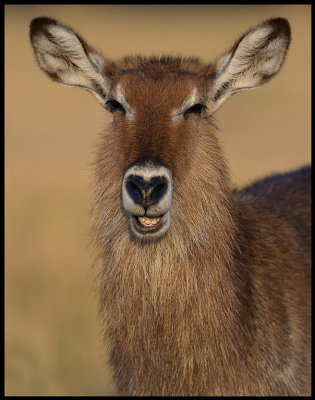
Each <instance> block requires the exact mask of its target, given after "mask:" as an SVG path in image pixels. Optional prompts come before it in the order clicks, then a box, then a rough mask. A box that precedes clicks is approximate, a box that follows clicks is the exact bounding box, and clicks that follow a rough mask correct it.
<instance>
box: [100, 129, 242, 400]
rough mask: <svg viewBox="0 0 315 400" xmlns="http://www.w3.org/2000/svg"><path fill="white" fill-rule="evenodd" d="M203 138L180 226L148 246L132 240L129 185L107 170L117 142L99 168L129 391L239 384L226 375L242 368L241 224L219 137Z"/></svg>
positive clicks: (108, 278)
mask: <svg viewBox="0 0 315 400" xmlns="http://www.w3.org/2000/svg"><path fill="white" fill-rule="evenodd" d="M198 140H199V141H200V143H198V144H199V145H198V146H197V149H198V150H197V151H195V152H194V153H193V154H192V162H191V165H193V166H196V167H194V168H192V169H190V170H189V172H188V174H187V175H186V176H185V177H184V179H182V178H181V179H180V182H179V180H177V179H176V177H174V198H173V204H172V223H171V228H170V230H169V232H168V233H167V234H166V235H165V236H164V237H163V238H162V239H161V240H159V241H156V242H152V243H148V244H145V243H140V242H137V241H135V240H134V239H133V238H132V237H131V236H130V232H129V229H128V222H127V218H126V217H125V216H124V215H123V213H122V211H121V205H120V188H121V186H120V185H121V179H113V176H115V171H113V168H111V169H110V168H108V167H107V165H112V163H110V160H109V159H108V157H110V154H109V151H108V150H107V149H108V142H107V141H108V138H107V139H106V144H105V145H104V146H102V147H101V148H102V150H101V152H100V153H99V154H100V155H99V157H98V160H97V162H96V165H97V178H98V179H97V181H98V184H97V187H96V201H95V205H94V209H95V211H96V213H95V216H96V218H95V227H96V232H97V239H96V242H97V245H98V247H99V249H100V250H101V258H102V261H103V268H102V271H101V273H100V290H101V312H102V314H103V315H105V335H106V337H107V338H108V340H109V344H110V346H111V348H112V349H113V351H112V353H111V361H112V362H113V364H114V365H115V367H116V368H115V370H116V372H115V373H116V375H117V377H118V379H117V381H118V382H119V383H120V387H119V388H118V389H119V390H120V391H121V392H125V393H128V394H133V395H143V394H146V395H148V394H150V393H151V394H152V395H172V394H177V395H178V394H182V395H183V394H187V393H190V394H197V395H198V394H199V395H202V394H204V395H205V394H206V393H207V391H208V390H209V377H212V378H213V380H212V382H213V392H214V393H215V392H216V386H217V387H221V388H222V382H225V384H227V385H228V386H229V387H230V389H231V391H233V387H235V386H237V383H238V382H231V381H230V378H229V376H224V372H223V371H227V370H228V365H230V364H231V363H237V364H238V365H239V367H240V368H241V364H240V363H242V360H241V359H240V355H241V354H242V353H243V352H242V346H243V343H244V340H245V336H246V335H247V333H246V332H245V331H244V329H246V323H245V324H244V321H245V320H246V319H247V311H246V306H245V303H246V296H247V295H248V293H247V289H246V285H247V282H246V277H244V276H243V272H242V271H241V270H240V269H236V268H235V262H234V258H235V257H237V258H239V255H238V254H239V253H238V252H239V249H238V246H237V240H236V236H237V226H236V224H235V220H234V217H233V214H234V210H233V205H232V204H231V200H230V199H231V191H230V186H229V177H228V175H227V172H226V171H227V168H226V165H225V162H224V160H223V158H222V157H221V158H220V157H218V154H221V152H220V149H219V148H218V144H217V141H216V138H215V136H213V135H209V134H206V135H200V138H199V139H198ZM209 140H210V141H211V143H209ZM214 155H215V157H214ZM214 163H216V164H217V165H214ZM116 172H117V173H118V171H116ZM120 178H121V177H120ZM209 188H210V190H209ZM208 193H211V195H210V196H209V195H208ZM192 199H194V201H192ZM201 255H202V256H201ZM238 261H239V260H238ZM106 310H111V313H110V315H108V316H107V315H106ZM244 326H245V328H244ZM224 338H226V340H225V339H224ZM223 364H224V365H223ZM214 366H215V367H214ZM204 370H207V371H208V373H207V374H205V373H200V371H204ZM218 371H221V372H218ZM220 374H221V376H220ZM243 374H244V372H243ZM198 376H199V377H206V378H207V381H205V382H202V381H200V378H196V377H198ZM198 379H199V384H198V387H196V386H195V385H194V384H193V382H196V381H198ZM201 379H202V378H201ZM234 379H235V374H234ZM140 383H141V384H140ZM138 388H142V390H143V393H142V392H141V393H140V392H139V389H138ZM152 388H159V390H160V392H159V393H153V392H151V391H152ZM234 393H235V390H234Z"/></svg>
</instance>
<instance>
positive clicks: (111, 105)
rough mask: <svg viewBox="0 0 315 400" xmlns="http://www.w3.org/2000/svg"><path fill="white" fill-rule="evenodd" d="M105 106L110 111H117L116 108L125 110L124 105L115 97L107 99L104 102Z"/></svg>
mask: <svg viewBox="0 0 315 400" xmlns="http://www.w3.org/2000/svg"><path fill="white" fill-rule="evenodd" d="M105 106H106V108H107V110H108V111H110V112H114V111H117V110H120V111H124V112H125V109H124V107H123V106H122V105H121V104H120V103H119V102H118V101H117V100H115V99H109V100H107V101H106V103H105Z"/></svg>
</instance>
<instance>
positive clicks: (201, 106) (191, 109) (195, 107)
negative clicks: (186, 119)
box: [185, 103, 206, 114]
mask: <svg viewBox="0 0 315 400" xmlns="http://www.w3.org/2000/svg"><path fill="white" fill-rule="evenodd" d="M205 108H206V106H205V105H204V104H201V103H197V104H195V105H193V106H192V107H189V108H188V110H186V111H185V114H200V113H201V112H202V111H203V110H204V109H205Z"/></svg>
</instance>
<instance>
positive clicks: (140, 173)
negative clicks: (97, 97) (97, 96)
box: [106, 70, 206, 241]
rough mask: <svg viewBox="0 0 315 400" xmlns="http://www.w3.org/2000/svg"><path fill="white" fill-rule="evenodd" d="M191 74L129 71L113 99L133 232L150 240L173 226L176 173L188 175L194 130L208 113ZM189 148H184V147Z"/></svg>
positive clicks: (115, 132) (125, 202)
mask: <svg viewBox="0 0 315 400" xmlns="http://www.w3.org/2000/svg"><path fill="white" fill-rule="evenodd" d="M196 83H197V82H196V79H194V77H193V76H191V75H190V74H184V75H183V74H177V73H171V74H170V73H163V72H161V71H159V72H158V71H156V70H154V71H151V72H146V73H144V72H143V71H135V70H133V71H132V72H126V73H125V74H124V75H123V76H122V78H121V79H120V80H119V82H118V84H117V85H116V86H115V87H114V89H113V90H112V92H111V93H110V95H109V100H108V101H107V102H106V107H107V108H108V109H109V110H110V111H111V112H112V114H113V116H114V124H113V127H112V129H113V135H114V137H115V146H117V151H118V152H119V153H120V157H119V159H117V161H118V162H120V165H121V168H122V170H123V171H124V174H123V179H122V189H121V198H122V207H123V211H124V213H125V215H126V216H127V218H128V219H129V226H130V229H131V232H132V234H133V235H134V236H135V237H136V238H138V239H141V240H144V241H150V240H156V239H158V238H160V237H162V236H163V235H164V234H165V233H166V232H167V231H168V229H169V228H170V226H171V206H172V196H173V184H174V182H173V175H174V174H175V175H176V176H178V175H179V174H181V173H184V170H186V168H187V159H188V158H189V154H188V152H189V149H188V147H189V142H190V141H191V140H192V138H191V137H190V138H189V136H192V135H193V133H192V127H193V126H195V128H196V127H197V124H198V120H199V119H200V118H201V115H203V111H204V110H205V109H206V106H205V104H204V100H203V96H202V95H201V94H200V93H199V91H198V90H197V88H196ZM184 144H185V145H184Z"/></svg>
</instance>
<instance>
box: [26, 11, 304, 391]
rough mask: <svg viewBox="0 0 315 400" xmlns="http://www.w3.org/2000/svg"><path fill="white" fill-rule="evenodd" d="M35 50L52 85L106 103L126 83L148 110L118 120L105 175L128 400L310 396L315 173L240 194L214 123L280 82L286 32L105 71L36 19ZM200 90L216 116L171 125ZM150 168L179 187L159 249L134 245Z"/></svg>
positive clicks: (104, 242) (114, 302)
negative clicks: (142, 168)
mask: <svg viewBox="0 0 315 400" xmlns="http://www.w3.org/2000/svg"><path fill="white" fill-rule="evenodd" d="M270 27H272V30H271V31H270ZM266 32H267V33H268V32H269V34H268V35H269V36H268V35H267V33H266ZM31 40H32V44H33V47H34V51H35V55H36V57H37V60H38V62H39V65H40V67H41V68H42V69H43V70H44V71H45V72H46V73H48V74H49V76H52V71H53V73H54V75H53V79H55V80H57V81H58V82H61V83H65V84H68V85H70V86H80V87H84V88H86V89H88V90H90V91H92V92H94V94H95V95H96V97H97V98H98V100H99V101H100V102H101V103H102V104H105V101H106V99H107V96H108V92H107V91H108V90H109V93H112V92H113V91H114V90H115V88H116V87H117V84H118V83H119V85H120V86H121V87H122V88H123V91H124V93H125V96H126V99H128V103H129V105H130V107H131V108H132V109H134V110H136V112H135V117H134V118H133V119H132V118H131V119H128V118H126V114H125V113H122V112H121V111H115V112H114V121H113V123H112V125H111V127H109V128H108V129H107V130H106V131H105V132H104V134H103V136H102V140H101V143H100V144H99V146H98V154H97V157H96V159H95V165H94V167H95V177H96V179H95V201H94V204H93V211H94V230H95V244H96V247H97V249H98V253H99V256H100V260H101V266H102V267H101V269H100V271H99V274H98V279H99V285H100V297H101V302H100V304H101V306H100V311H101V316H102V319H103V321H104V335H105V338H106V340H108V343H109V346H110V362H111V365H112V366H113V368H114V377H115V380H116V382H117V387H118V390H119V392H120V393H121V394H127V395H151V396H157V395H167V396H172V395H200V396H202V395H203V396H205V395H216V396H224V395H233V396H236V395H309V394H310V391H311V389H310V363H311V361H310V185H311V183H310V168H309V167H306V168H303V169H300V170H298V171H295V172H291V173H287V174H282V175H281V174H280V175H274V176H272V177H268V178H266V179H263V180H261V181H258V182H256V183H254V184H253V185H251V186H249V187H247V188H244V189H243V190H233V189H232V185H231V182H230V176H229V171H228V167H227V164H226V161H225V158H224V156H223V153H222V151H221V148H220V145H219V143H218V139H217V137H216V128H215V125H214V122H213V118H212V116H211V115H212V113H213V111H214V110H215V109H217V108H218V107H219V106H220V105H221V103H222V102H223V101H224V99H225V98H226V97H227V96H228V95H231V94H233V93H234V92H235V91H237V90H244V89H248V88H251V87H255V86H259V84H261V82H265V81H267V80H268V79H270V77H271V76H273V75H274V74H275V73H276V72H277V70H278V69H279V68H280V66H281V64H282V62H283V59H284V57H285V54H286V51H287V48H288V46H289V42H290V28H289V25H288V23H287V21H285V20H283V19H275V20H271V21H269V22H268V21H267V22H266V23H265V24H262V25H261V26H258V28H255V29H253V30H251V31H249V33H247V34H246V35H244V36H243V37H242V38H241V39H240V40H239V41H238V42H237V43H236V44H235V46H234V47H233V48H232V51H231V52H230V53H226V55H224V56H223V57H222V58H221V59H220V60H219V62H218V63H215V64H203V63H202V62H201V61H199V60H198V59H196V58H180V57H161V58H158V57H151V58H145V57H140V56H138V57H137V56H135V57H125V58H124V59H122V60H120V61H118V62H116V63H113V62H110V61H108V60H107V59H103V61H102V63H103V64H102V65H101V61H100V58H99V56H96V55H95V54H94V53H93V54H92V56H91V55H89V52H94V50H93V49H92V48H91V47H88V45H87V44H86V43H85V42H83V39H81V38H80V37H79V36H78V35H76V34H75V32H74V31H72V30H71V29H70V28H68V27H65V26H63V25H62V24H60V23H59V22H57V21H54V20H51V19H47V18H39V19H35V20H34V21H33V22H32V25H31ZM277 46H278V47H277ZM47 48H49V52H48V51H47ZM82 49H84V51H82ZM250 49H251V50H250ZM47 52H48V53H47ZM61 54H62V56H61ZM229 54H230V55H232V56H233V57H234V58H229V57H230V56H229ZM88 56H89V57H90V58H88ZM91 60H92V63H91ZM231 60H232V61H231ZM255 68H256V69H255ZM255 71H256V72H255ZM104 77H105V79H104ZM212 86H214V87H215V89H213V90H212V92H211V87H212ZM244 86H245V87H244ZM193 88H196V89H197V93H198V98H197V99H196V103H198V102H200V101H202V102H204V103H205V104H207V110H204V111H202V113H201V114H200V115H195V114H187V115H186V114H185V115H183V116H182V117H181V118H180V119H179V120H178V121H176V122H174V121H172V119H171V112H172V111H173V110H176V109H178V107H180V106H181V105H182V104H183V102H184V101H185V99H186V98H187V96H189V95H190V93H191V92H192V89H193ZM104 93H105V94H104ZM209 93H210V94H209ZM211 93H212V94H211ZM212 107H213V108H212ZM148 161H150V162H154V163H156V164H158V165H163V166H164V167H166V168H168V169H169V170H170V171H171V173H172V181H173V197H172V207H171V226H170V229H169V230H168V231H167V232H166V234H165V235H163V236H160V237H158V238H157V239H156V240H151V241H149V240H147V241H146V240H139V238H136V237H134V236H133V235H132V232H131V231H130V230H129V229H128V224H129V222H130V220H129V218H128V215H127V213H126V210H125V209H124V208H123V206H122V203H121V188H122V180H123V177H124V173H125V172H126V170H128V168H130V167H132V166H133V165H134V164H138V165H141V164H143V163H145V162H148Z"/></svg>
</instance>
